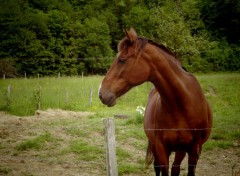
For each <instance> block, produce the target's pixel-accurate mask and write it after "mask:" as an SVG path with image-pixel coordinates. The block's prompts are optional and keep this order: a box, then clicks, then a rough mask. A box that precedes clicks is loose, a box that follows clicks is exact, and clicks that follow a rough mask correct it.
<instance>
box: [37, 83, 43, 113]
mask: <svg viewBox="0 0 240 176" xmlns="http://www.w3.org/2000/svg"><path fill="white" fill-rule="evenodd" d="M41 89H42V87H41V86H40V85H38V90H37V109H38V110H40V109H41Z"/></svg>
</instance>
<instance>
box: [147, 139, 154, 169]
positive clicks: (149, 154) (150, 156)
mask: <svg viewBox="0 0 240 176" xmlns="http://www.w3.org/2000/svg"><path fill="white" fill-rule="evenodd" d="M151 148H152V147H151V143H150V142H149V141H148V147H147V152H146V158H145V164H146V168H148V167H149V165H151V164H152V163H153V160H154V157H153V153H152V149H151Z"/></svg>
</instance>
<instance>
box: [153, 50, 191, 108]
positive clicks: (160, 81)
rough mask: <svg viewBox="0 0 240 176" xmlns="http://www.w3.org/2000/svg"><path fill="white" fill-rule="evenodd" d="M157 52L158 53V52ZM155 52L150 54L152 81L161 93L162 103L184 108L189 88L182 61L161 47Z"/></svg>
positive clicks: (170, 106) (171, 106) (167, 105)
mask: <svg viewBox="0 0 240 176" xmlns="http://www.w3.org/2000/svg"><path fill="white" fill-rule="evenodd" d="M156 52H157V53H156ZM150 53H155V54H151V55H148V57H149V58H150V60H151V61H150V63H151V66H152V67H153V68H152V69H151V70H152V71H151V74H150V75H151V76H150V79H149V81H151V82H152V83H153V84H154V86H155V87H156V89H157V90H158V92H159V93H160V95H161V100H162V103H163V104H165V106H166V107H169V108H171V109H172V108H181V109H182V108H183V107H184V106H185V103H186V102H187V99H188V97H189V91H188V89H187V80H188V79H187V76H188V73H186V72H185V71H184V70H183V69H182V67H181V65H180V63H179V62H178V61H177V60H176V59H175V58H172V57H173V56H171V55H170V54H168V53H165V51H162V50H161V49H158V48H157V50H156V48H155V51H154V52H150Z"/></svg>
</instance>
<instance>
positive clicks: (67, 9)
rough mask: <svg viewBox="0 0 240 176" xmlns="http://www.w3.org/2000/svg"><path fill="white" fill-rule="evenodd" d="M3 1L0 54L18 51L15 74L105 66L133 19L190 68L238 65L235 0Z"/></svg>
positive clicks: (102, 68)
mask: <svg viewBox="0 0 240 176" xmlns="http://www.w3.org/2000/svg"><path fill="white" fill-rule="evenodd" d="M209 2H210V3H209ZM0 5H1V9H0V30H1V40H0V58H4V59H6V60H9V58H13V59H14V60H13V61H14V64H11V66H12V67H13V69H14V70H15V72H14V74H13V73H12V72H11V70H13V69H10V70H9V69H8V70H7V72H8V73H7V74H8V75H11V77H12V75H13V76H16V75H24V73H25V72H26V73H27V74H28V75H36V74H42V75H56V74H58V72H61V74H65V75H76V74H81V73H82V72H86V73H90V74H95V73H100V74H102V73H105V72H106V69H107V68H108V67H109V59H105V58H110V57H111V58H113V56H114V53H115V52H116V50H117V43H118V41H119V40H120V39H121V38H122V37H123V31H122V30H123V28H126V27H127V28H128V27H131V26H132V27H134V28H136V29H137V32H138V33H139V34H140V35H141V36H146V37H148V38H151V39H153V40H155V41H157V42H161V43H163V44H164V45H166V46H167V47H168V48H170V49H171V50H172V51H174V52H175V53H176V54H177V56H179V57H181V59H182V61H183V63H184V66H185V67H186V68H188V69H189V70H190V71H197V72H200V71H202V72H209V71H225V70H227V71H228V70H230V71H236V70H239V69H240V62H239V59H238V56H239V36H240V35H238V34H239V31H240V30H239V20H238V19H237V18H236V17H237V16H239V15H238V14H239V10H238V9H239V8H238V7H239V2H238V1H236V0H235V1H224V0H221V1H219V2H214V1H212V0H204V1H199V0H184V1H173V0H170V1H166V0H161V1H156V0H150V1H145V0H143V1H129V0H121V1H112V0H111V1H106V0H91V1H87V0H81V1H76V0H63V1H56V0H39V1H37V0H33V1H21V0H9V1H7V0H3V1H1V2H0ZM206 14H207V15H206ZM225 14H227V15H225ZM202 19H203V20H202ZM222 19H223V21H224V23H222ZM205 26H206V27H205ZM1 69H2V68H1V66H0V74H1V72H3V71H1ZM4 71H5V72H6V70H4ZM15 73H16V74H15Z"/></svg>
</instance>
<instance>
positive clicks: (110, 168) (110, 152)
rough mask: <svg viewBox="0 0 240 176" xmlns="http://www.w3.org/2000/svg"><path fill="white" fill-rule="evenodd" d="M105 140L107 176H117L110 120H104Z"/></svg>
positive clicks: (113, 136)
mask: <svg viewBox="0 0 240 176" xmlns="http://www.w3.org/2000/svg"><path fill="white" fill-rule="evenodd" d="M104 124H105V139H106V145H107V146H106V163H107V176H118V170H117V157H116V145H115V127H114V121H113V119H111V118H107V119H104Z"/></svg>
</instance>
